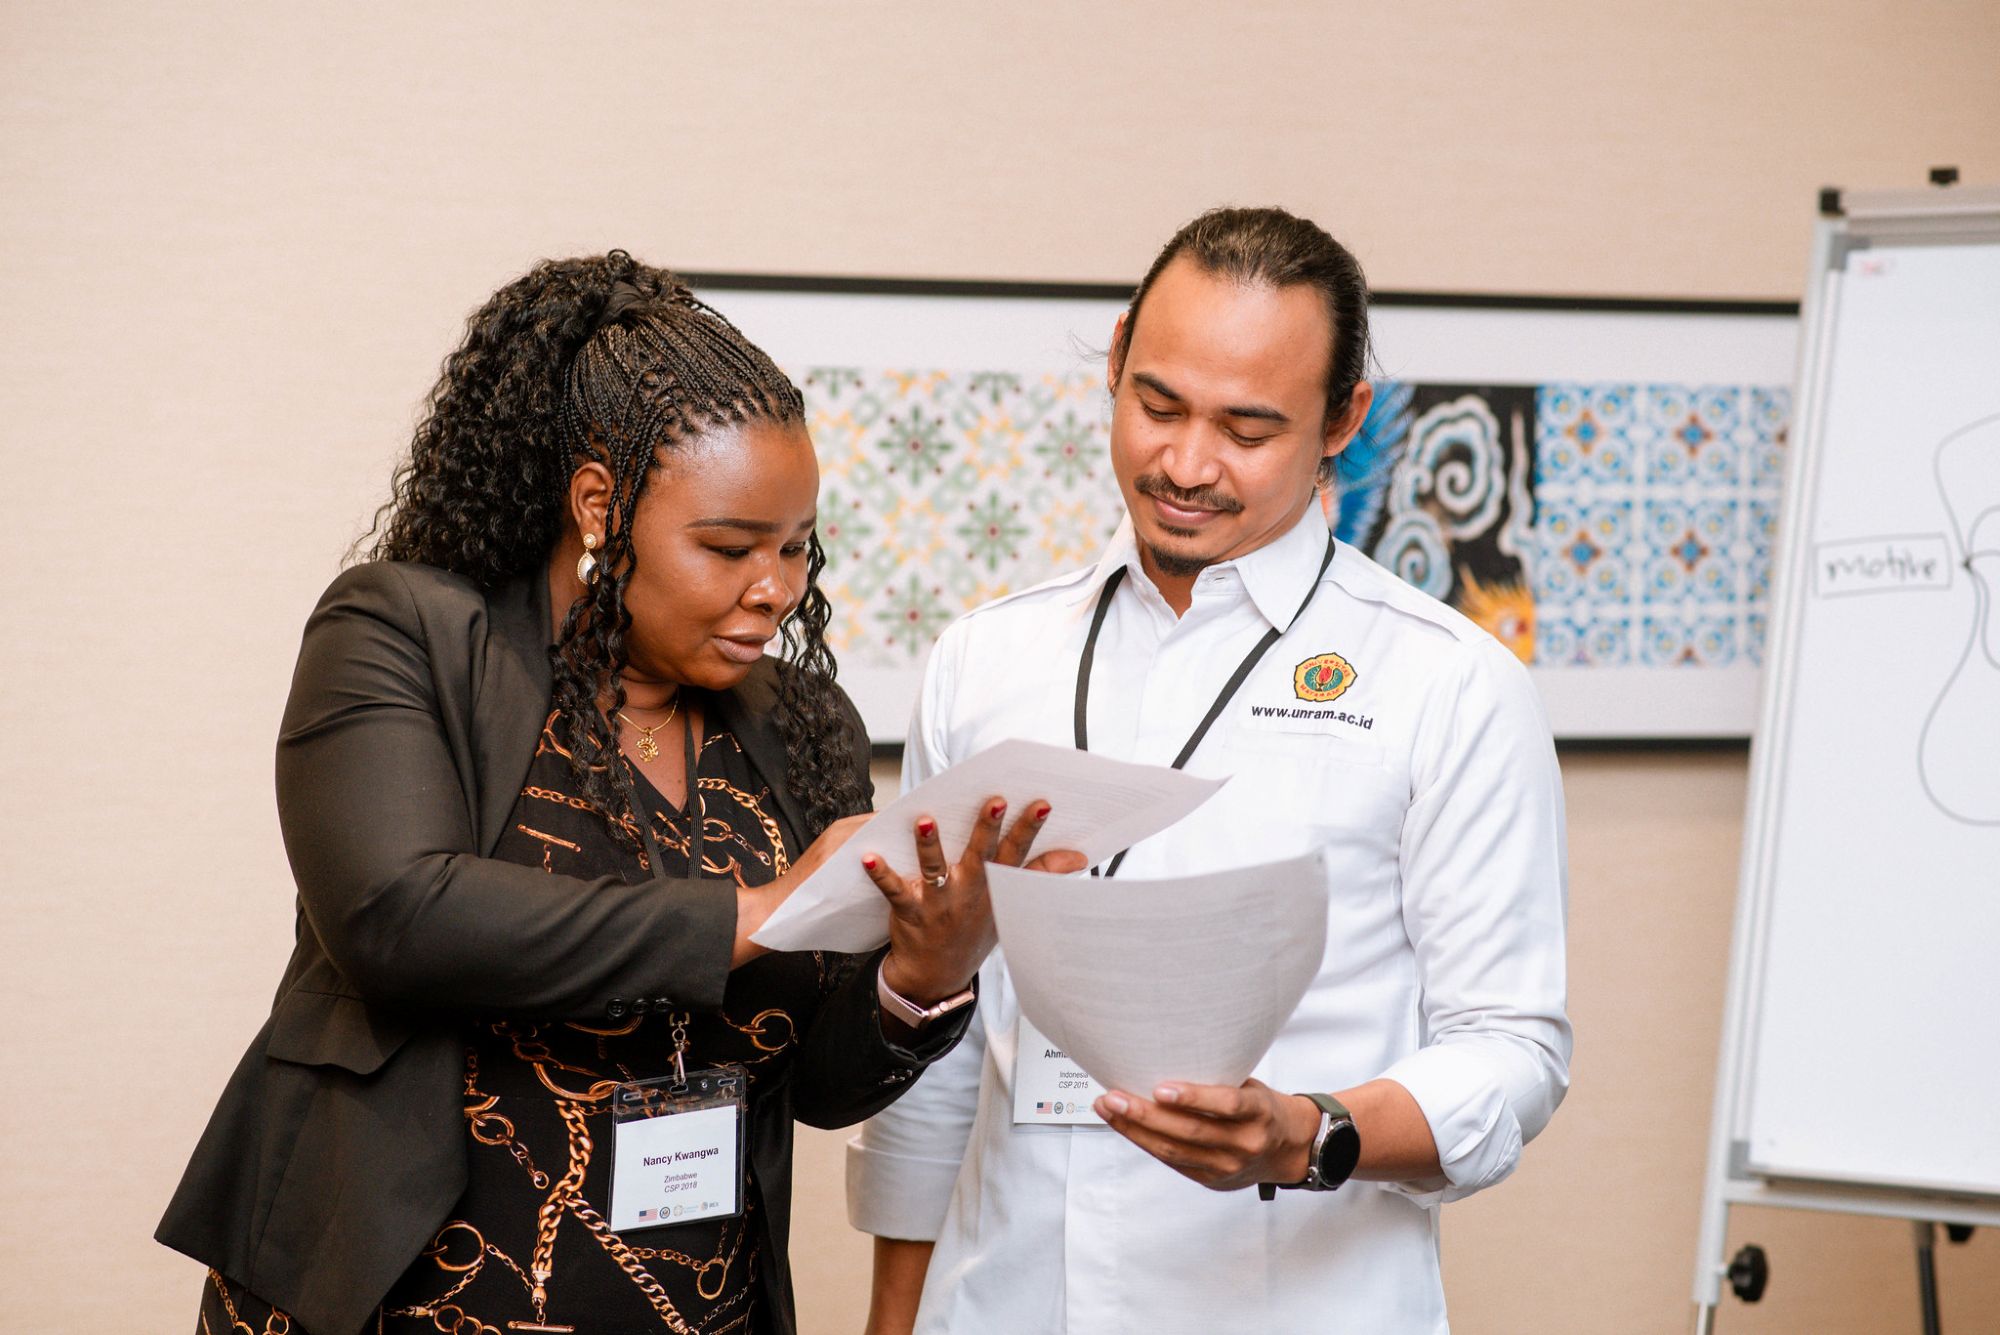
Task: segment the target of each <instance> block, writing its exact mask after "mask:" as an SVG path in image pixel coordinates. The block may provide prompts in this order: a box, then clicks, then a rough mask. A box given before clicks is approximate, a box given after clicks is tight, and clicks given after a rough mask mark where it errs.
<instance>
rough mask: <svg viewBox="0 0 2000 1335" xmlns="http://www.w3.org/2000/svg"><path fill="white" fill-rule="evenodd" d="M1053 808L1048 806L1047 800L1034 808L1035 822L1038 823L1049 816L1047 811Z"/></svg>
mask: <svg viewBox="0 0 2000 1335" xmlns="http://www.w3.org/2000/svg"><path fill="white" fill-rule="evenodd" d="M1054 810H1055V808H1054V807H1052V806H1050V805H1049V804H1048V803H1047V802H1044V803H1042V804H1041V805H1040V806H1038V807H1036V808H1035V820H1036V822H1037V823H1040V822H1042V821H1045V820H1047V819H1048V818H1049V813H1050V812H1051V811H1054Z"/></svg>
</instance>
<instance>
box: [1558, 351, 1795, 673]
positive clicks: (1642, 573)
mask: <svg viewBox="0 0 2000 1335" xmlns="http://www.w3.org/2000/svg"><path fill="white" fill-rule="evenodd" d="M1790 409H1791V393H1790V391H1789V390H1787V389H1783V388H1769V387H1764V386H1755V385H1706V386H1699V387H1690V386H1684V385H1643V384H1592V385H1578V384H1563V385H1544V386H1541V387H1540V389H1538V390H1537V392H1536V412H1535V436H1536V440H1535V445H1536V450H1535V454H1536V462H1537V467H1536V475H1535V500H1536V505H1537V510H1538V513H1537V515H1536V520H1535V524H1534V528H1533V535H1534V543H1533V548H1534V550H1533V556H1532V558H1531V565H1532V568H1533V571H1534V581H1533V582H1534V601H1535V606H1536V613H1537V631H1538V640H1537V648H1536V655H1535V657H1536V661H1537V662H1542V663H1561V664H1575V665H1603V666H1641V667H1663V666H1680V665H1689V666H1702V667H1721V666H1725V665H1729V664H1734V663H1742V664H1747V665H1756V664H1759V663H1761V662H1762V661H1763V656H1764V643H1765V636H1766V631H1767V616H1768V607H1769V600H1770V590H1771V561H1772V554H1773V552H1774V550H1775V548H1774V542H1775V539H1776V530H1777V516H1778V506H1779V493H1780V490H1781V487H1782V483H1783V473H1784V442H1785V428H1786V422H1787V419H1788V417H1789V415H1790Z"/></svg>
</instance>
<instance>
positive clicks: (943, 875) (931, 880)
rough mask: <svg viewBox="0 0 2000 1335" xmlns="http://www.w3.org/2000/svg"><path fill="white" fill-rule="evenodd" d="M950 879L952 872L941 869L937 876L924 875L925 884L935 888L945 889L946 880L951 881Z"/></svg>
mask: <svg viewBox="0 0 2000 1335" xmlns="http://www.w3.org/2000/svg"><path fill="white" fill-rule="evenodd" d="M950 879H951V873H950V872H948V871H941V872H939V873H938V874H937V875H935V876H926V877H924V884H925V885H927V886H929V887H930V888H931V889H933V890H942V889H944V885H945V882H946V881H949V880H950Z"/></svg>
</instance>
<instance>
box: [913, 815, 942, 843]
mask: <svg viewBox="0 0 2000 1335" xmlns="http://www.w3.org/2000/svg"><path fill="white" fill-rule="evenodd" d="M917 833H918V834H920V835H922V836H923V837H924V838H926V839H928V838H930V837H931V836H932V835H934V834H936V833H937V822H936V821H934V820H932V819H931V818H930V817H928V816H926V817H924V818H923V819H922V820H920V821H918V822H917Z"/></svg>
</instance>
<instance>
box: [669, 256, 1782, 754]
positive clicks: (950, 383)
mask: <svg viewBox="0 0 2000 1335" xmlns="http://www.w3.org/2000/svg"><path fill="white" fill-rule="evenodd" d="M690 281H691V282H692V283H693V284H694V286H695V287H696V289H697V290H698V291H699V292H700V293H701V294H702V295H703V297H704V298H705V299H707V300H709V301H710V302H712V303H713V304H714V305H715V306H716V307H717V308H718V309H719V310H721V311H722V312H723V313H725V314H726V315H728V316H729V317H730V318H731V319H732V320H734V321H736V323H737V324H738V325H740V326H741V327H742V328H743V329H744V331H745V332H746V333H748V334H749V335H750V336H751V337H752V338H754V339H755V340H757V342H758V343H760V344H761V345H762V346H763V347H764V348H765V349H767V350H768V351H769V352H770V353H771V354H772V356H774V357H775V358H777V360H778V361H779V363H780V364H781V365H783V366H784V367H785V368H786V369H787V370H788V371H789V372H790V373H791V375H792V377H793V378H794V379H795V380H796V381H797V382H798V383H799V385H800V387H801V388H802V389H803V390H804V392H805V397H806V408H807V413H808V417H809V420H810V426H811V430H812V435H813V440H814V443H815V444H816V445H817V447H818V450H819V455H820V463H821V470H822V481H821V501H820V534H821V538H822V541H823V542H824V543H825V545H826V549H827V557H828V565H827V576H826V581H827V591H828V595H829V597H830V598H831V600H832V602H833V608H834V622H833V625H832V626H831V627H830V629H829V638H830V641H831V643H832V647H833V649H834V652H835V653H836V654H837V655H838V657H839V660H840V664H841V680H842V682H843V684H845V685H846V687H847V689H848V691H849V693H850V694H852V695H853V697H854V699H855V702H856V703H857V704H858V705H859V706H860V708H861V711H862V714H863V716H864V717H865V718H866V720H867V722H868V726H869V730H870V732H871V734H872V735H873V736H874V738H875V739H876V740H877V741H878V742H898V741H900V740H902V737H903V730H904V727H905V725H906V722H907V720H908V716H909V711H910V705H911V702H912V701H913V700H914V699H915V696H916V690H917V686H918V683H919V682H920V680H921V677H922V671H923V663H924V659H925V656H926V655H927V654H928V652H929V649H930V646H931V644H932V642H933V641H934V640H935V639H936V637H937V635H938V633H939V632H940V631H941V630H943V628H944V627H945V626H946V625H947V624H948V623H949V622H950V621H951V620H952V618H954V617H956V616H958V615H959V614H960V613H962V612H965V611H967V610H969V609H971V608H973V607H976V606H978V605H979V604H980V603H982V602H985V601H987V600H988V599H991V598H996V597H999V596H1001V595H1003V594H1006V593H1009V592H1012V591H1015V590H1019V589H1023V588H1027V587H1030V586H1032V585H1034V584H1036V583H1038V582H1040V581H1042V580H1044V579H1047V578H1049V577H1051V576H1053V575H1056V574H1059V573H1061V572H1063V571H1066V570H1071V569H1074V568H1076V567H1077V566H1079V565H1083V564H1087V563H1088V562H1091V561H1093V560H1095V559H1096V557H1097V554H1098V552H1099V551H1100V550H1101V548H1102V546H1103V543H1104V541H1105V540H1106V539H1107V538H1108V537H1109V536H1110V534H1111V533H1112V531H1113V530H1114V529H1116V527H1117V526H1118V523H1119V521H1120V519H1121V518H1122V515H1123V506H1122V503H1121V501H1120V499H1119V495H1118V489H1117V485H1116V483H1115V481H1114V480H1113V478H1112V474H1111V469H1110V464H1109V459H1108V454H1107V450H1108V441H1109V422H1110V411H1109V400H1108V397H1107V395H1106V392H1105V387H1104V349H1105V348H1106V347H1107V346H1108V345H1109V343H1110V339H1111V331H1112V326H1113V322H1114V321H1115V320H1116V319H1117V316H1118V314H1119V313H1120V312H1121V311H1122V310H1123V309H1124V306H1125V302H1126V301H1127V299H1128V298H1129V296H1130V292H1129V290H1128V289H1125V288H1111V287H1103V286H1087V285H1075V284H1018V283H963V282H920V281H910V280H863V279H834V278H817V279H815V278H797V277H788V278H779V277H764V276H753V275H741V274H736V275H724V274H708V275H695V276H693V277H692V278H691V280H690ZM1797 325H1798V318H1797V314H1796V310H1795V308H1793V307H1791V306H1789V305H1785V304H1781V303H1741V302H1727V303H1725V302H1681V303H1675V302H1664V301H1608V300H1574V299H1556V298H1526V297H1516V298H1500V297H1462V298H1455V297H1439V296H1433V295H1429V294H1424V295H1399V294H1395V293H1378V294H1376V298H1375V307H1374V316H1373V329H1374V340H1375V347H1374V360H1375V372H1374V377H1375V380H1376V396H1375V407H1374V409H1373V410H1372V411H1371V413H1370V415H1369V419H1368V423H1367V425H1366V427H1365V428H1364V430H1363V433H1362V435H1361V436H1360V438H1358V439H1357V440H1356V442H1355V444H1354V445H1353V446H1351V447H1350V448H1349V449H1348V451H1347V452H1346V453H1345V454H1344V455H1343V456H1342V459H1341V465H1340V476H1339V481H1338V485H1337V487H1336V489H1335V490H1334V491H1333V492H1332V493H1330V494H1329V495H1328V497H1327V498H1326V505H1325V507H1324V508H1325V510H1326V513H1327V519H1328V522H1329V524H1330V525H1332V527H1333V528H1334V531H1335V533H1336V535H1337V536H1338V537H1339V538H1340V539H1341V540H1342V541H1345V542H1348V543H1352V544H1354V545H1356V546H1358V547H1360V548H1361V549H1362V550H1364V551H1365V552H1367V553H1368V554H1369V555H1370V556H1372V557H1373V558H1374V559H1375V560H1377V561H1379V562H1380V563H1382V564H1383V565H1384V566H1386V567H1388V568H1389V569H1391V570H1393V571H1394V572H1395V573H1396V574H1398V575H1400V576H1401V577H1402V578H1404V579H1406V580H1408V581H1409V582H1410V583H1412V584H1414V585H1416V586H1417V587H1419V588H1421V589H1423V590H1424V591H1426V592H1428V593H1430V594H1432V595H1433V596H1435V597H1437V598H1439V599H1441V600H1443V601H1444V602H1446V603H1448V604H1450V605H1451V606H1453V607H1455V608H1457V609H1458V610H1459V611H1461V612H1462V613H1464V614H1465V615H1466V616H1468V617H1471V618H1472V619H1473V620H1474V621H1476V622H1478V623H1479V624H1480V625H1482V626H1484V627H1486V628H1487V629H1488V630H1489V631H1491V632H1492V633H1493V634H1494V635H1496V636H1497V637H1499V638H1500V639H1501V640H1502V641H1503V642H1504V643H1505V644H1507V646H1508V647H1509V648H1511V649H1512V650H1513V651H1514V652H1515V653H1516V654H1517V655H1519V656H1520V657H1521V659H1522V660H1523V661H1524V662H1526V663H1527V664H1528V666H1529V668H1530V671H1531V673H1532V675H1533V677H1534V680H1535V683H1536V685H1537V687H1538V688H1539V689H1540V691H1541V693H1542V697H1543V699H1544V701H1545V703H1546V705H1547V707H1548V713H1549V718H1550V722H1551V723H1552V725H1553V726H1554V728H1555V731H1556V735H1557V736H1558V738H1561V739H1565V740H1585V739H1599V740H1605V739H1693V738H1703V739H1708V738H1742V737H1747V736H1748V735H1749V733H1750V730H1751V728H1752V727H1753V725H1754V724H1755V721H1756V712H1757V708H1758V689H1757V683H1758V676H1759V669H1760V667H1761V664H1762V661H1763V655H1764V646H1765V639H1766V634H1767V619H1768V608H1769V605H1770V584H1771V556H1772V552H1773V550H1774V535H1775V530H1776V524H1777V516H1778V513H1779V499H1780V491H1781V488H1782V483H1783V475H1784V457H1785V449H1784V445H1785V433H1786V427H1787V423H1788V420H1789V415H1790V408H1791V381H1792V375H1793V359H1794V348H1795V343H1796V339H1797Z"/></svg>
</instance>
